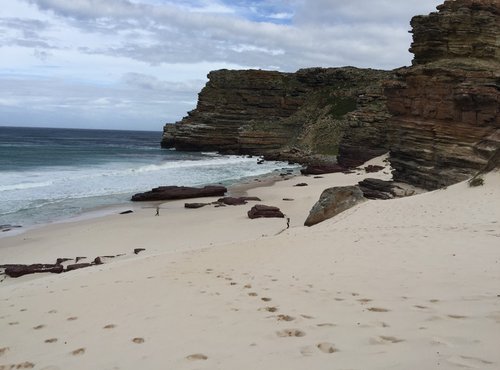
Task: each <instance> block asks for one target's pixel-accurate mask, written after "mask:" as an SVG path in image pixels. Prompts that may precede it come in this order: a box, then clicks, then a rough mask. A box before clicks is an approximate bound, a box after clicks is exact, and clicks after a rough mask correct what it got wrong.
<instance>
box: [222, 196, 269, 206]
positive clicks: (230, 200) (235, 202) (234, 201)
mask: <svg viewBox="0 0 500 370" xmlns="http://www.w3.org/2000/svg"><path fill="white" fill-rule="evenodd" d="M248 201H256V202H260V198H258V197H237V198H235V197H224V198H220V199H218V200H217V203H222V204H225V205H228V206H239V205H243V204H247V202H248Z"/></svg>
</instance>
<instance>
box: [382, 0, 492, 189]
mask: <svg viewBox="0 0 500 370" xmlns="http://www.w3.org/2000/svg"><path fill="white" fill-rule="evenodd" d="M411 25H412V27H413V31H412V32H413V43H412V46H411V49H410V51H411V52H413V53H414V55H415V57H414V61H413V66H412V67H410V68H403V69H400V70H398V71H397V75H398V78H397V79H395V80H394V81H391V82H389V83H387V84H386V96H387V106H388V109H389V111H390V113H391V114H392V116H393V118H391V119H390V120H389V126H388V127H389V140H390V147H391V159H390V160H391V164H392V166H393V168H394V169H395V172H394V177H395V180H396V181H405V182H410V183H412V184H415V185H419V186H422V187H425V188H430V189H434V188H439V187H441V186H446V185H449V184H452V183H455V182H457V181H461V180H464V179H466V178H467V177H470V176H471V175H472V174H474V173H476V172H477V171H478V170H480V169H481V168H482V167H484V166H485V165H486V164H487V162H488V160H489V159H490V158H491V157H492V156H493V154H494V153H495V151H497V150H498V149H499V148H500V118H499V117H500V113H499V109H500V108H499V107H500V92H499V90H500V57H499V50H500V3H499V2H498V0H454V1H445V3H444V4H443V5H440V6H439V7H438V12H436V13H431V14H430V15H428V16H417V17H414V18H413V19H412V21H411Z"/></svg>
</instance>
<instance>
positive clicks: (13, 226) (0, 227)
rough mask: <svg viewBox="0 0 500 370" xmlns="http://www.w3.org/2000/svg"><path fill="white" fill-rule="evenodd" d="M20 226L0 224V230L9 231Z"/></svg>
mask: <svg viewBox="0 0 500 370" xmlns="http://www.w3.org/2000/svg"><path fill="white" fill-rule="evenodd" d="M20 227H22V226H20V225H10V224H6V225H0V231H2V232H7V231H10V230H12V229H18V228H20Z"/></svg>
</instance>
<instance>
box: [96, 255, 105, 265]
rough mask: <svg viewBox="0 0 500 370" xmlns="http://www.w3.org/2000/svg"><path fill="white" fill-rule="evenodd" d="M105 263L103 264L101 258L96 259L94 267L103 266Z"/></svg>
mask: <svg viewBox="0 0 500 370" xmlns="http://www.w3.org/2000/svg"><path fill="white" fill-rule="evenodd" d="M103 263H104V262H102V259H101V257H96V258H95V259H94V265H102V264H103Z"/></svg>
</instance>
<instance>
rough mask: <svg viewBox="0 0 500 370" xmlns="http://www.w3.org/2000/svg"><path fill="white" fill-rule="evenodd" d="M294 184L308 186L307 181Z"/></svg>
mask: <svg viewBox="0 0 500 370" xmlns="http://www.w3.org/2000/svg"><path fill="white" fill-rule="evenodd" d="M294 186H297V187H302V186H308V185H307V183H305V182H299V183H298V184H295V185H294Z"/></svg>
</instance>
